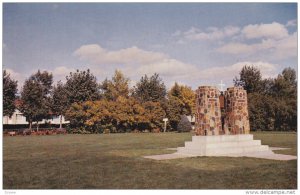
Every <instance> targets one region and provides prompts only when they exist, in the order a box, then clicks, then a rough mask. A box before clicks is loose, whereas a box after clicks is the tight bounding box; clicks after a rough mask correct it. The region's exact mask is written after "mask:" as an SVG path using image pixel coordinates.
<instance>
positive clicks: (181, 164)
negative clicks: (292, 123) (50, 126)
mask: <svg viewBox="0 0 300 195" xmlns="http://www.w3.org/2000/svg"><path fill="white" fill-rule="evenodd" d="M191 136H192V134H190V133H159V134H151V133H140V134H134V133H132V134H109V135H104V134H102V135H99V134H98V135H52V136H26V137H23V136H17V137H4V138H3V163H4V165H3V171H4V173H3V182H4V189H65V188H67V189H78V188H80V189H85V188H88V189H112V188H113V189H178V188H180V189H261V188H272V189H280V188H281V189H282V188H289V189H290V188H294V189H295V188H297V161H296V160H292V161H274V160H265V159H255V158H227V157H195V158H185V159H174V160H163V161H155V160H151V159H145V158H143V156H144V155H152V154H163V153H172V152H174V151H172V150H166V148H176V147H179V146H183V145H184V141H189V140H191ZM254 138H255V139H261V140H262V143H263V144H268V145H270V146H273V147H288V148H291V149H290V150H282V151H276V153H282V154H291V155H296V154H297V136H296V134H295V133H254Z"/></svg>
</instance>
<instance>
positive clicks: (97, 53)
mask: <svg viewBox="0 0 300 195" xmlns="http://www.w3.org/2000/svg"><path fill="white" fill-rule="evenodd" d="M74 55H75V56H77V57H79V58H80V59H81V60H86V61H88V62H90V63H92V64H101V65H104V64H150V63H153V62H157V61H160V60H162V59H164V58H166V57H167V56H166V55H165V54H161V53H157V52H151V51H144V50H141V49H139V48H137V47H135V46H133V47H130V48H126V49H121V50H118V51H108V50H106V49H104V48H102V47H101V46H100V45H97V44H91V45H83V46H81V47H80V48H79V49H77V50H76V51H75V52H74Z"/></svg>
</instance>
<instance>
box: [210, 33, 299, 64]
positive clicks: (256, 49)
mask: <svg viewBox="0 0 300 195" xmlns="http://www.w3.org/2000/svg"><path fill="white" fill-rule="evenodd" d="M216 51H217V52H220V53H227V54H234V55H240V54H247V55H254V54H262V53H265V54H268V55H266V57H265V58H266V59H273V60H281V59H287V58H290V57H296V56H297V32H295V33H293V34H292V35H288V36H286V37H284V38H283V39H280V40H276V39H262V40H261V42H259V43H254V44H246V43H240V42H234V43H227V44H225V45H223V46H221V47H219V48H217V49H216Z"/></svg>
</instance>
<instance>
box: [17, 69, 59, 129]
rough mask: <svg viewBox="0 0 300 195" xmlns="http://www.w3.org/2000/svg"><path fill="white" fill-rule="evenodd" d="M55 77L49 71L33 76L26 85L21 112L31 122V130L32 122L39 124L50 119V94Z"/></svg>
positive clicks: (23, 91)
mask: <svg viewBox="0 0 300 195" xmlns="http://www.w3.org/2000/svg"><path fill="white" fill-rule="evenodd" d="M52 82H53V77H52V74H51V73H48V72H47V71H44V72H40V70H38V72H37V73H35V74H33V75H31V76H30V77H29V79H27V80H26V81H25V83H24V86H23V90H22V92H21V105H20V111H21V112H22V113H23V115H24V116H25V117H26V119H27V120H28V122H29V129H30V130H31V128H32V122H33V121H36V122H37V129H38V122H39V121H41V120H43V119H47V118H50V110H51V109H50V107H51V104H50V102H51V101H50V93H51V89H52Z"/></svg>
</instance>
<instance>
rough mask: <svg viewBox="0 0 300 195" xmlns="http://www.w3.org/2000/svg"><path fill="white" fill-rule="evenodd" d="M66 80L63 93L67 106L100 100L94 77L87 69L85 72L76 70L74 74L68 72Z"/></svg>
mask: <svg viewBox="0 0 300 195" xmlns="http://www.w3.org/2000/svg"><path fill="white" fill-rule="evenodd" d="M66 79H67V81H66V83H65V92H66V96H67V99H68V105H69V106H70V105H71V104H73V103H75V102H77V103H78V102H84V101H88V100H97V99H99V98H100V95H99V86H98V84H97V80H96V77H95V76H94V75H93V74H92V73H90V70H89V69H87V71H79V70H76V72H75V73H72V72H70V75H69V76H67V77H66Z"/></svg>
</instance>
